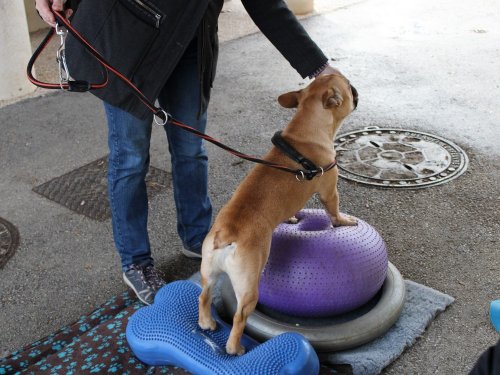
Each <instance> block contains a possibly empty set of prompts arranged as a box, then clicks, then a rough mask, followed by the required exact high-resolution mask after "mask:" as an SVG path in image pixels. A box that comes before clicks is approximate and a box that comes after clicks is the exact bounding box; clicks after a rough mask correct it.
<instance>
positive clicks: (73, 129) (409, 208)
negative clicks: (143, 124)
mask: <svg viewBox="0 0 500 375" xmlns="http://www.w3.org/2000/svg"><path fill="white" fill-rule="evenodd" d="M498 11H500V5H499V4H498V2H495V1H493V0H479V1H476V2H472V1H464V2H460V3H459V4H457V3H456V2H453V1H451V0H444V1H441V2H437V3H436V2H434V1H431V0H418V1H417V0H408V1H405V2H400V1H396V0H367V1H360V2H357V3H349V4H346V6H345V7H340V8H336V9H333V10H332V11H325V12H322V13H321V14H318V15H316V16H314V17H312V18H308V19H305V20H303V24H304V26H305V27H306V28H307V30H308V31H309V32H310V34H311V35H312V36H313V38H314V39H315V40H316V41H317V42H318V44H319V45H320V46H321V47H322V48H323V49H324V50H325V52H326V53H327V54H329V55H330V56H332V57H333V58H334V59H335V62H334V63H335V64H336V65H337V66H338V67H339V68H340V69H341V70H342V71H343V72H344V73H345V74H346V75H348V76H349V77H350V79H351V81H352V82H353V84H354V85H355V86H356V88H357V89H358V91H359V93H360V105H359V109H358V111H356V113H355V114H354V115H353V116H352V117H351V118H349V120H348V121H347V122H346V124H345V125H344V127H343V129H342V130H343V131H348V130H354V129H360V128H363V127H366V126H373V125H376V126H381V127H395V128H404V129H414V130H420V131H425V132H429V133H432V134H436V135H439V136H441V137H444V138H447V139H450V140H451V141H453V142H455V143H457V144H458V145H460V146H461V147H462V148H463V149H464V150H466V152H467V153H468V155H469V158H470V166H469V169H468V171H467V172H466V173H465V174H464V175H462V176H461V177H460V178H458V179H456V180H454V181H452V182H450V183H448V184H445V185H441V186H438V187H433V188H428V189H423V190H413V191H395V190H381V189H377V188H369V187H365V186H361V185H357V184H353V183H350V182H347V181H341V182H340V194H341V208H342V210H343V211H345V212H348V213H351V214H353V215H355V216H358V217H361V218H363V219H364V220H365V221H367V222H369V223H371V224H372V225H374V226H375V227H376V228H377V229H378V230H379V231H380V233H381V234H382V235H383V237H384V238H385V240H386V242H387V244H388V247H389V253H390V259H391V261H392V262H393V263H394V264H395V265H396V266H397V267H398V269H399V270H400V271H401V272H402V273H403V275H404V276H405V277H406V278H408V279H411V280H414V281H416V282H419V283H422V284H424V285H427V286H430V287H433V288H435V289H438V290H440V291H442V292H445V293H448V294H450V295H452V296H453V297H455V298H456V302H455V303H454V304H453V305H452V306H451V307H450V308H449V309H448V310H447V311H446V312H445V313H443V314H441V315H440V316H439V317H438V318H437V319H436V320H435V321H434V322H433V323H432V324H431V325H430V327H429V328H428V330H427V331H426V333H425V334H424V335H423V336H422V337H421V338H420V339H419V340H418V341H417V343H416V344H415V345H414V346H413V347H411V348H410V349H408V350H407V351H405V353H404V354H403V355H402V356H401V357H400V358H399V359H398V360H397V361H395V362H394V363H393V364H392V365H391V366H390V367H388V368H387V369H386V370H385V371H384V374H391V375H392V374H394V375H395V374H403V373H404V374H436V373H437V374H450V375H451V374H465V373H467V372H468V370H469V369H470V367H471V366H472V364H473V363H474V361H475V359H476V358H477V357H478V355H479V354H480V353H481V352H482V351H483V350H484V349H485V348H486V347H488V346H489V345H491V344H493V343H495V342H496V340H497V339H498V334H497V333H495V332H494V330H493V328H492V326H491V325H490V323H489V320H488V306H489V301H490V300H492V299H498V298H500V287H499V285H500V277H499V275H500V261H499V259H500V258H499V256H498V247H499V233H500V232H499V229H500V228H499V227H500V214H499V209H498V205H499V200H500V199H499V191H500V190H499V187H500V186H499V185H500V173H499V172H500V168H499V165H500V163H499V162H500V151H499V148H498V147H497V142H498V139H499V138H500V130H499V127H498V124H499V123H500V110H499V109H498V97H500V71H499V70H498V69H497V58H498V53H499V46H498V40H499V36H500V26H499V24H498V22H497V19H496V18H494V15H495V14H498ZM303 84H305V82H304V81H303V80H301V79H300V78H299V77H298V75H297V74H296V73H295V72H294V71H293V70H292V69H291V68H290V67H289V66H288V64H287V63H286V62H285V61H284V60H283V59H282V58H281V57H280V56H279V54H278V53H277V52H276V51H275V50H274V49H273V47H272V46H271V45H270V43H269V42H268V41H267V40H266V39H264V38H263V37H262V35H260V34H255V35H250V36H244V37H242V38H239V39H233V40H227V41H226V42H224V43H223V45H222V47H221V58H220V67H219V70H218V77H217V80H216V83H215V88H214V97H213V101H212V104H211V108H210V118H211V121H210V133H211V134H213V135H214V136H216V137H219V138H220V139H222V140H224V141H225V142H227V143H228V144H230V145H233V146H234V147H236V148H240V149H242V150H244V151H247V152H249V153H254V154H257V155H259V154H263V153H264V152H265V151H266V149H267V148H268V147H269V142H270V141H269V140H270V137H271V135H272V134H273V132H274V131H275V130H277V129H279V128H281V127H282V126H283V125H284V124H285V123H286V122H287V121H288V119H289V118H290V116H291V114H292V113H291V112H290V111H289V110H285V109H282V108H280V107H279V106H278V104H277V102H276V97H277V96H278V95H279V94H281V93H283V92H285V91H288V90H295V89H297V88H299V87H301V85H303ZM0 124H1V125H0V126H1V136H0V168H1V171H2V179H1V180H0V197H1V199H0V217H3V218H6V219H7V220H9V221H11V222H12V223H14V224H15V225H16V226H17V227H18V228H19V232H20V234H21V245H20V247H19V249H18V251H17V253H16V254H15V256H14V257H13V258H12V259H11V260H10V261H9V262H8V263H7V265H6V266H5V267H4V268H3V269H1V270H0V280H1V281H0V282H1V284H0V327H1V329H0V354H1V353H2V352H4V351H7V350H13V349H15V348H17V347H19V346H21V345H24V344H26V343H29V342H31V341H33V340H36V339H37V338H40V337H42V336H44V335H47V334H49V333H51V332H53V331H54V330H56V329H57V328H59V327H61V326H62V325H64V324H67V323H69V322H72V321H73V320H75V319H76V318H77V317H78V316H80V315H81V314H84V313H87V312H89V311H91V310H92V309H93V308H94V307H96V306H98V305H99V304H101V303H103V302H104V301H106V300H107V299H108V298H109V297H111V296H113V295H115V294H117V293H119V292H121V291H123V290H124V288H125V287H124V285H123V283H122V282H121V279H120V272H119V267H118V258H117V255H116V254H115V251H114V248H113V243H112V239H111V225H110V222H109V220H108V221H105V222H96V221H94V220H91V219H88V218H86V217H84V216H81V215H78V214H76V213H74V212H72V211H70V210H68V209H66V208H64V207H62V206H60V205H58V204H56V203H54V202H52V201H50V200H48V199H45V198H42V197H40V196H39V195H37V194H35V193H34V192H33V191H32V189H33V187H34V186H37V185H39V184H41V183H43V182H46V181H49V180H50V179H52V178H54V177H57V176H60V175H62V174H64V173H66V172H69V171H71V170H74V169H75V168H78V167H80V166H82V165H84V164H86V163H89V162H91V161H94V160H96V159H98V158H100V157H102V156H104V155H106V153H107V149H106V141H105V139H106V134H105V133H106V132H105V126H104V119H103V112H102V109H101V106H100V104H99V102H98V100H96V99H95V98H93V97H92V96H91V95H88V94H83V95H80V94H66V93H57V94H51V95H47V96H43V97H36V98H32V99H27V100H25V101H22V102H18V103H15V104H12V105H9V106H5V107H3V108H1V109H0ZM153 138H154V141H153V147H152V150H151V151H152V164H153V165H154V166H156V167H158V168H161V169H168V167H167V166H166V165H167V163H166V160H167V158H168V157H167V155H166V153H165V148H164V146H163V140H164V137H163V135H162V130H161V129H155V131H154V134H153ZM208 149H209V153H210V158H211V166H210V178H211V180H210V187H211V195H212V197H213V202H214V206H215V208H216V210H217V209H219V208H220V207H221V205H222V204H223V203H224V202H225V201H226V200H227V199H228V198H229V197H230V195H231V193H232V191H233V190H234V188H235V187H236V185H237V183H238V182H239V181H240V180H241V178H242V177H243V176H244V174H245V173H246V172H247V171H248V170H249V168H250V167H251V165H249V164H248V163H238V161H237V160H236V159H234V158H233V157H232V156H229V155H228V154H226V153H224V152H222V151H220V150H219V149H216V148H215V147H212V146H208ZM150 205H151V219H150V233H151V242H152V245H153V247H154V252H155V256H156V258H157V261H158V264H159V265H160V267H161V268H162V269H163V270H164V271H165V272H166V273H167V275H168V277H169V278H170V279H176V278H181V277H187V276H189V275H190V274H191V273H192V272H195V271H196V270H197V269H198V267H199V263H197V262H196V261H191V260H186V259H184V258H183V256H182V255H181V254H180V252H179V249H180V243H179V241H178V239H177V236H176V233H175V220H174V208H173V199H172V192H171V191H170V189H167V190H166V192H164V193H162V194H160V195H158V196H156V197H155V198H153V199H152V201H151V204H150ZM309 205H310V206H312V207H315V206H317V202H316V200H314V199H313V200H311V202H310V203H309Z"/></svg>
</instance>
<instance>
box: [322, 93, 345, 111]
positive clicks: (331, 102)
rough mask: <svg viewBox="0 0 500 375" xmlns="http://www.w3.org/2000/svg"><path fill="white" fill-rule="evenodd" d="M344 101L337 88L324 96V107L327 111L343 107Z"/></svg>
mask: <svg viewBox="0 0 500 375" xmlns="http://www.w3.org/2000/svg"><path fill="white" fill-rule="evenodd" d="M342 101H343V98H342V95H340V91H339V90H337V89H336V88H333V89H329V90H328V91H327V92H325V93H324V94H323V107H324V108H326V109H329V108H333V107H339V106H340V105H342Z"/></svg>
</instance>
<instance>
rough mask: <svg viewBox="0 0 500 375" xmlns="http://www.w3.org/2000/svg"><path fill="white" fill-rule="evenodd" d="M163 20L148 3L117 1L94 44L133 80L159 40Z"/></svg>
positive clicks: (129, 0)
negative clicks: (157, 39)
mask: <svg viewBox="0 0 500 375" xmlns="http://www.w3.org/2000/svg"><path fill="white" fill-rule="evenodd" d="M163 19H164V14H162V13H161V12H160V11H159V10H158V9H157V7H155V6H154V5H153V4H152V3H151V1H148V0H119V1H116V2H115V4H114V6H113V8H112V9H111V11H110V13H109V14H108V17H107V19H106V22H105V23H104V24H103V25H102V28H101V30H100V31H99V33H98V34H97V35H96V37H95V40H94V42H93V45H94V46H95V48H96V49H97V50H98V51H99V52H101V53H102V55H103V56H104V57H105V58H106V59H107V60H108V61H109V63H110V64H111V65H113V66H114V67H115V68H117V69H118V71H119V72H120V73H121V74H123V75H124V76H126V77H127V78H129V79H132V78H133V75H134V73H135V71H136V70H137V69H138V68H139V67H140V65H141V63H142V61H143V60H144V57H145V56H146V55H147V54H148V53H149V52H150V50H151V46H152V45H153V43H154V41H155V39H156V38H157V37H158V34H159V32H160V25H161V23H162V22H163Z"/></svg>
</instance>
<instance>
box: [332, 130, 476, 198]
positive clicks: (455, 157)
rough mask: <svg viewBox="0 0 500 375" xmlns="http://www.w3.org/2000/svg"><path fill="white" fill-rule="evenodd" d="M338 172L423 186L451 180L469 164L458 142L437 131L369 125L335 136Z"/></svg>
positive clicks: (400, 185) (348, 176) (367, 179)
mask: <svg viewBox="0 0 500 375" xmlns="http://www.w3.org/2000/svg"><path fill="white" fill-rule="evenodd" d="M335 149H336V151H337V162H338V166H339V175H340V176H341V177H343V178H345V179H348V180H352V181H356V182H360V183H363V184H368V185H376V186H383V187H392V188H407V189H408V188H413V189H415V188H423V187H428V186H434V185H439V184H442V183H445V182H448V181H450V180H452V179H454V178H456V177H458V176H460V175H461V174H462V173H464V172H465V171H466V169H467V166H468V164H469V159H468V158H467V155H466V154H465V152H464V151H463V150H462V149H461V148H460V147H458V146H457V145H456V144H454V143H452V142H450V141H448V140H445V139H443V138H440V137H437V136H435V135H431V134H427V133H422V132H417V131H411V130H402V129H383V128H378V127H368V128H365V129H363V130H358V131H354V132H351V133H346V134H342V135H339V136H338V137H337V138H336V140H335Z"/></svg>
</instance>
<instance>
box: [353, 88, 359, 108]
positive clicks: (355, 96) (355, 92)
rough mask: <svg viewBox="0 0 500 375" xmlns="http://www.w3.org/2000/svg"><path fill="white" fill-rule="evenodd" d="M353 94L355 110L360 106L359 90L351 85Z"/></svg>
mask: <svg viewBox="0 0 500 375" xmlns="http://www.w3.org/2000/svg"><path fill="white" fill-rule="evenodd" d="M351 93H352V101H353V103H354V109H356V107H357V106H358V90H356V88H355V87H354V86H353V85H351Z"/></svg>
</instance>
